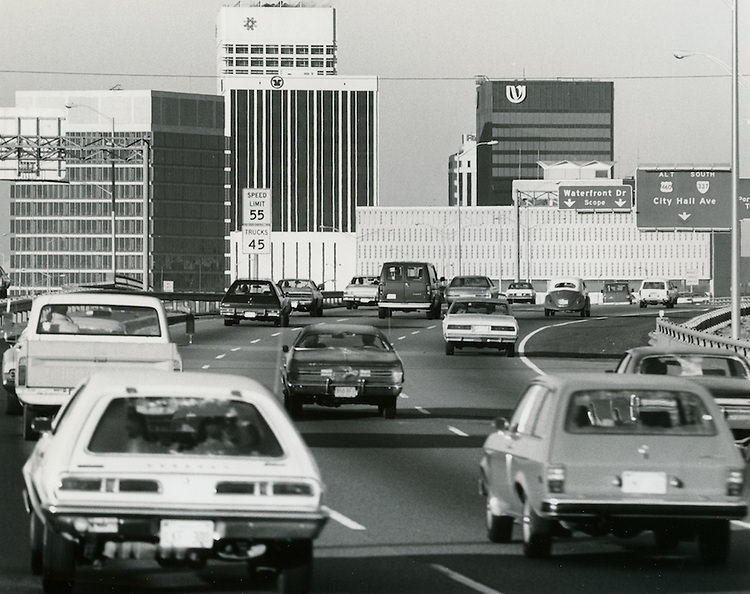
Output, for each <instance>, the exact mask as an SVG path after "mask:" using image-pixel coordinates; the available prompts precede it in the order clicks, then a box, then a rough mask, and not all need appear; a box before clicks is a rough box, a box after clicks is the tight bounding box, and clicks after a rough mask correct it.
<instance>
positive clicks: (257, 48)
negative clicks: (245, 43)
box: [237, 45, 263, 55]
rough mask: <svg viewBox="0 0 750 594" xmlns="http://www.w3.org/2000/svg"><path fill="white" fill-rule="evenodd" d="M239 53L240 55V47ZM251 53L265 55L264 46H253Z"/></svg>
mask: <svg viewBox="0 0 750 594" xmlns="http://www.w3.org/2000/svg"><path fill="white" fill-rule="evenodd" d="M237 50H238V53H239V46H238V47H237ZM250 53H251V54H256V55H257V54H262V53H263V46H262V45H251V46H250Z"/></svg>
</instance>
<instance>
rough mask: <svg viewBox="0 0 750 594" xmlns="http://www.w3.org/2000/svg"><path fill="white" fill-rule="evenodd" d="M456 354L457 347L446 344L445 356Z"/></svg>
mask: <svg viewBox="0 0 750 594" xmlns="http://www.w3.org/2000/svg"><path fill="white" fill-rule="evenodd" d="M454 352H455V347H454V346H453V345H452V344H451V343H450V342H446V343H445V354H446V355H452V354H453V353H454Z"/></svg>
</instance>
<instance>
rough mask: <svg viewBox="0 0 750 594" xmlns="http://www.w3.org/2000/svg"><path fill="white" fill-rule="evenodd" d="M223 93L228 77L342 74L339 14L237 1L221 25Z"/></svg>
mask: <svg viewBox="0 0 750 594" xmlns="http://www.w3.org/2000/svg"><path fill="white" fill-rule="evenodd" d="M216 37H217V39H216V43H217V50H218V51H217V56H216V57H217V66H216V72H217V75H218V81H219V88H218V92H219V93H223V92H224V88H223V86H222V83H223V81H224V80H225V79H227V78H235V77H240V78H241V77H246V76H258V75H271V76H273V75H277V74H278V75H281V76H296V75H313V76H330V75H335V74H336V71H337V70H336V69H337V62H336V11H335V9H334V8H330V7H318V6H305V5H304V3H300V2H297V3H294V4H285V3H284V2H278V3H275V4H274V5H269V4H268V3H264V4H261V3H260V2H253V3H250V2H245V3H243V2H237V3H236V4H234V5H233V6H223V7H222V8H220V9H219V14H218V18H217V22H216Z"/></svg>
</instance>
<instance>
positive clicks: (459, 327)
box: [448, 324, 471, 330]
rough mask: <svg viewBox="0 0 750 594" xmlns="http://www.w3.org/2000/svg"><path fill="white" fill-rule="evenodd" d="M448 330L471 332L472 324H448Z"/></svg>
mask: <svg viewBox="0 0 750 594" xmlns="http://www.w3.org/2000/svg"><path fill="white" fill-rule="evenodd" d="M448 330H471V324H448Z"/></svg>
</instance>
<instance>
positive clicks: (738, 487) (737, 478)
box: [727, 470, 745, 497]
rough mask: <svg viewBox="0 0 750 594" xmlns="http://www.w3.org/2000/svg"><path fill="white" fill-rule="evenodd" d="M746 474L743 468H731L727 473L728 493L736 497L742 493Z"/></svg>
mask: <svg viewBox="0 0 750 594" xmlns="http://www.w3.org/2000/svg"><path fill="white" fill-rule="evenodd" d="M744 486H745V476H744V473H743V472H742V471H741V470H730V471H729V473H728V474H727V495H729V496H730V497H736V496H739V495H741V494H742V489H743V487H744Z"/></svg>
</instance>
